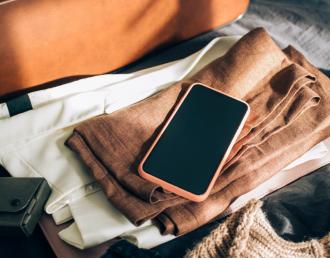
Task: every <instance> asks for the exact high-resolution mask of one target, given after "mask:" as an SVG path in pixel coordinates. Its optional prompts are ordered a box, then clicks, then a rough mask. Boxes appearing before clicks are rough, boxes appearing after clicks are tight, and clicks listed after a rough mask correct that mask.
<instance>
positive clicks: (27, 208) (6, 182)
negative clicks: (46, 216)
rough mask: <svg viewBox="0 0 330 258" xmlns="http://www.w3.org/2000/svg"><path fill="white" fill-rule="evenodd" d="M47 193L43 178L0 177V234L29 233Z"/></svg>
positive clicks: (47, 187)
mask: <svg viewBox="0 0 330 258" xmlns="http://www.w3.org/2000/svg"><path fill="white" fill-rule="evenodd" d="M49 194H50V187H49V186H48V184H47V182H46V180H45V179H43V178H11V177H2V178H0V196H1V198H0V236H22V235H26V236H29V235H31V234H32V232H33V230H34V228H35V226H36V224H37V222H38V220H39V218H40V216H41V213H42V210H43V205H44V204H45V202H46V200H47V198H48V196H49Z"/></svg>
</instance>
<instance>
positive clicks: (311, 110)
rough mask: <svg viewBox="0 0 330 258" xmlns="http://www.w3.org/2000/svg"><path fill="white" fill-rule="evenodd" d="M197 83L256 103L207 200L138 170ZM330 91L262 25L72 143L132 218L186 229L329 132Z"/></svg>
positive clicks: (91, 124)
mask: <svg viewBox="0 0 330 258" xmlns="http://www.w3.org/2000/svg"><path fill="white" fill-rule="evenodd" d="M194 82H201V83H204V84H206V85H209V86H211V87H213V88H216V89H218V90H220V91H222V92H225V93H227V94H229V95H231V96H234V97H237V98H240V99H243V100H245V101H246V102H248V103H249V105H250V107H251V114H250V116H249V118H248V120H247V122H246V125H245V127H244V129H243V131H242V133H241V135H240V137H239V141H238V142H237V143H236V144H235V146H234V149H233V151H232V153H231V155H230V158H229V159H228V161H227V163H226V165H225V168H224V170H223V171H222V172H221V174H220V176H219V178H218V179H217V181H216V184H215V186H214V188H213V189H212V193H211V195H210V196H209V197H208V198H207V199H206V200H205V201H204V202H201V203H193V202H190V201H187V200H185V199H183V198H181V197H178V196H175V195H174V194H171V193H168V192H165V191H163V190H162V189H161V188H160V187H159V186H157V185H154V184H152V183H150V182H148V181H146V180H144V179H142V178H141V177H139V176H138V174H137V165H138V164H139V162H140V160H141V158H142V157H143V156H144V155H145V153H146V150H147V149H148V148H149V147H150V145H151V143H152V141H153V140H154V138H155V136H156V135H157V134H158V132H159V130H160V128H162V125H163V123H164V122H165V121H166V119H167V117H168V116H169V115H170V114H171V111H172V110H173V108H174V107H175V106H176V104H177V103H178V101H179V100H180V98H181V96H182V95H183V94H184V92H185V91H186V90H187V88H188V87H189V86H190V85H191V84H192V83H194ZM329 94H330V81H329V79H328V78H327V77H326V76H325V75H323V74H322V73H321V72H319V71H318V70H317V69H316V68H314V67H313V66H312V65H311V64H309V63H308V62H307V61H306V59H305V58H304V57H303V56H302V55H301V54H300V53H298V52H297V51H296V50H295V49H293V48H292V47H288V48H287V49H285V50H284V51H282V50H281V49H279V48H278V46H277V45H276V44H275V43H274V42H273V41H272V39H271V38H270V36H269V35H268V34H267V33H266V31H265V30H263V29H255V30H253V31H251V32H250V33H248V34H247V35H245V36H244V37H243V38H242V39H241V40H240V41H239V42H237V43H236V44H235V45H234V46H233V47H232V48H231V49H230V50H229V51H228V53H227V54H226V55H225V56H223V57H221V58H219V59H217V60H215V61H214V62H212V63H211V64H210V65H208V66H207V67H205V68H203V69H202V70H201V71H200V72H198V73H197V74H196V75H195V76H193V78H191V79H190V80H186V81H183V82H179V83H177V84H175V85H173V86H171V87H169V88H167V89H165V90H163V91H161V92H159V93H158V94H156V95H154V96H151V97H150V98H148V99H145V100H143V101H141V102H139V103H137V104H135V105H132V106H130V107H127V108H124V109H122V110H119V111H117V112H114V113H112V114H109V115H103V116H100V117H97V118H95V119H91V120H89V121H87V122H85V123H83V124H81V125H80V126H78V127H77V128H76V129H75V130H74V132H73V135H72V136H71V137H70V138H69V139H68V141H67V145H68V146H69V147H70V148H71V149H72V150H74V151H75V152H76V153H78V155H79V156H80V157H81V158H82V160H83V162H84V163H85V164H86V165H87V166H88V167H89V168H90V170H91V173H92V174H93V175H94V177H95V178H96V180H97V181H99V182H100V184H101V186H102V187H103V189H104V191H105V193H106V194H107V197H108V198H109V201H110V202H111V203H112V204H113V205H114V206H115V207H117V209H118V210H120V211H121V212H122V213H123V214H124V215H125V216H126V217H127V218H128V219H130V221H132V222H133V223H134V224H135V225H139V224H141V223H142V222H144V221H145V220H147V219H150V218H154V219H155V221H156V223H157V225H159V227H160V229H161V230H162V231H163V232H164V233H174V234H177V235H179V234H183V233H186V232H189V231H191V230H193V229H196V228H197V227H199V226H201V225H203V224H205V223H207V222H208V221H210V220H212V219H214V218H216V217H217V216H218V215H220V214H221V213H222V212H223V211H224V210H225V209H226V208H227V207H228V205H229V204H230V203H231V202H232V201H233V200H234V199H235V198H237V197H239V196H240V195H242V194H244V193H246V192H248V191H250V190H252V189H253V188H255V187H256V186H258V185H259V184H261V183H262V182H264V181H266V180H267V179H269V178H270V177H272V176H273V175H274V174H276V173H277V172H278V171H280V170H281V169H282V168H284V167H285V166H286V165H288V164H289V163H291V162H292V161H293V160H295V159H297V158H298V157H299V156H301V155H302V154H303V153H304V152H306V151H307V150H309V149H310V148H312V147H313V146H314V145H316V144H317V143H319V142H320V141H322V140H323V139H325V138H327V137H328V136H329V135H330V116H329V114H330V103H329V102H330V96H329ZM218 112H222V110H219V111H218ZM220 133H221V132H219V134H220ZM187 180H188V178H187ZM189 180H190V179H189Z"/></svg>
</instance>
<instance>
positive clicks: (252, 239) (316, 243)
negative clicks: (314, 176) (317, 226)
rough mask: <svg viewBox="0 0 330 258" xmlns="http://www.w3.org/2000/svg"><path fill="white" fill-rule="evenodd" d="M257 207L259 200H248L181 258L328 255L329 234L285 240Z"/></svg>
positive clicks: (329, 250) (329, 249)
mask: <svg viewBox="0 0 330 258" xmlns="http://www.w3.org/2000/svg"><path fill="white" fill-rule="evenodd" d="M261 206H262V202H260V201H255V200H253V201H251V202H249V203H248V204H247V205H246V206H245V207H244V208H242V209H241V210H240V211H238V212H236V213H234V214H233V215H231V216H230V217H229V218H228V219H227V220H226V221H225V222H224V223H223V224H221V225H220V226H219V227H217V228H216V229H215V230H213V231H212V232H211V233H210V235H208V236H206V237H205V238H204V239H203V240H202V241H201V242H200V243H199V244H197V245H196V246H195V247H194V248H193V249H192V250H189V251H188V253H187V254H186V256H185V258H196V257H203V258H211V257H232V258H234V257H235V258H236V257H237V258H238V257H251V258H252V257H254V258H255V257H267V258H269V257H283V258H284V257H285V258H288V257H292V258H293V257H294V258H296V257H299V258H300V257H301V258H303V257H304V258H308V257H317V258H319V257H330V234H328V235H327V236H325V237H324V238H322V239H320V240H314V239H313V240H310V241H306V242H300V243H294V242H289V241H286V240H284V239H282V238H281V237H279V236H278V235H277V234H276V232H275V231H274V229H273V228H272V226H271V225H270V224H269V222H268V220H267V219H266V217H265V214H264V213H263V211H262V209H261Z"/></svg>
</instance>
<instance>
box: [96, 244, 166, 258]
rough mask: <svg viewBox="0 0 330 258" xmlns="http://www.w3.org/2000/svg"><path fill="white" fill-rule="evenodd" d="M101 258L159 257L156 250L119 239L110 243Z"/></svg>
mask: <svg viewBox="0 0 330 258" xmlns="http://www.w3.org/2000/svg"><path fill="white" fill-rule="evenodd" d="M101 258H161V256H160V255H159V254H158V252H157V251H152V250H147V249H142V248H138V247H136V246H135V245H133V244H131V243H129V242H127V241H126V240H121V241H118V242H117V243H115V244H114V245H112V246H111V247H110V248H109V249H108V251H107V252H106V253H105V254H104V255H103V256H102V257H101Z"/></svg>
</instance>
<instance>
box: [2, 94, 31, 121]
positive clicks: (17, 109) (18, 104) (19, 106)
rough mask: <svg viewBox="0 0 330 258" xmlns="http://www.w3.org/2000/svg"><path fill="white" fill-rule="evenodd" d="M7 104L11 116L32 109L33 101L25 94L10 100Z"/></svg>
mask: <svg viewBox="0 0 330 258" xmlns="http://www.w3.org/2000/svg"><path fill="white" fill-rule="evenodd" d="M6 104H7V107H8V111H9V114H10V116H15V115H18V114H20V113H23V112H26V111H29V110H31V109H32V105H31V101H30V98H29V96H28V95H27V94H24V95H22V96H20V97H18V98H15V99H13V100H9V101H7V103H6Z"/></svg>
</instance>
